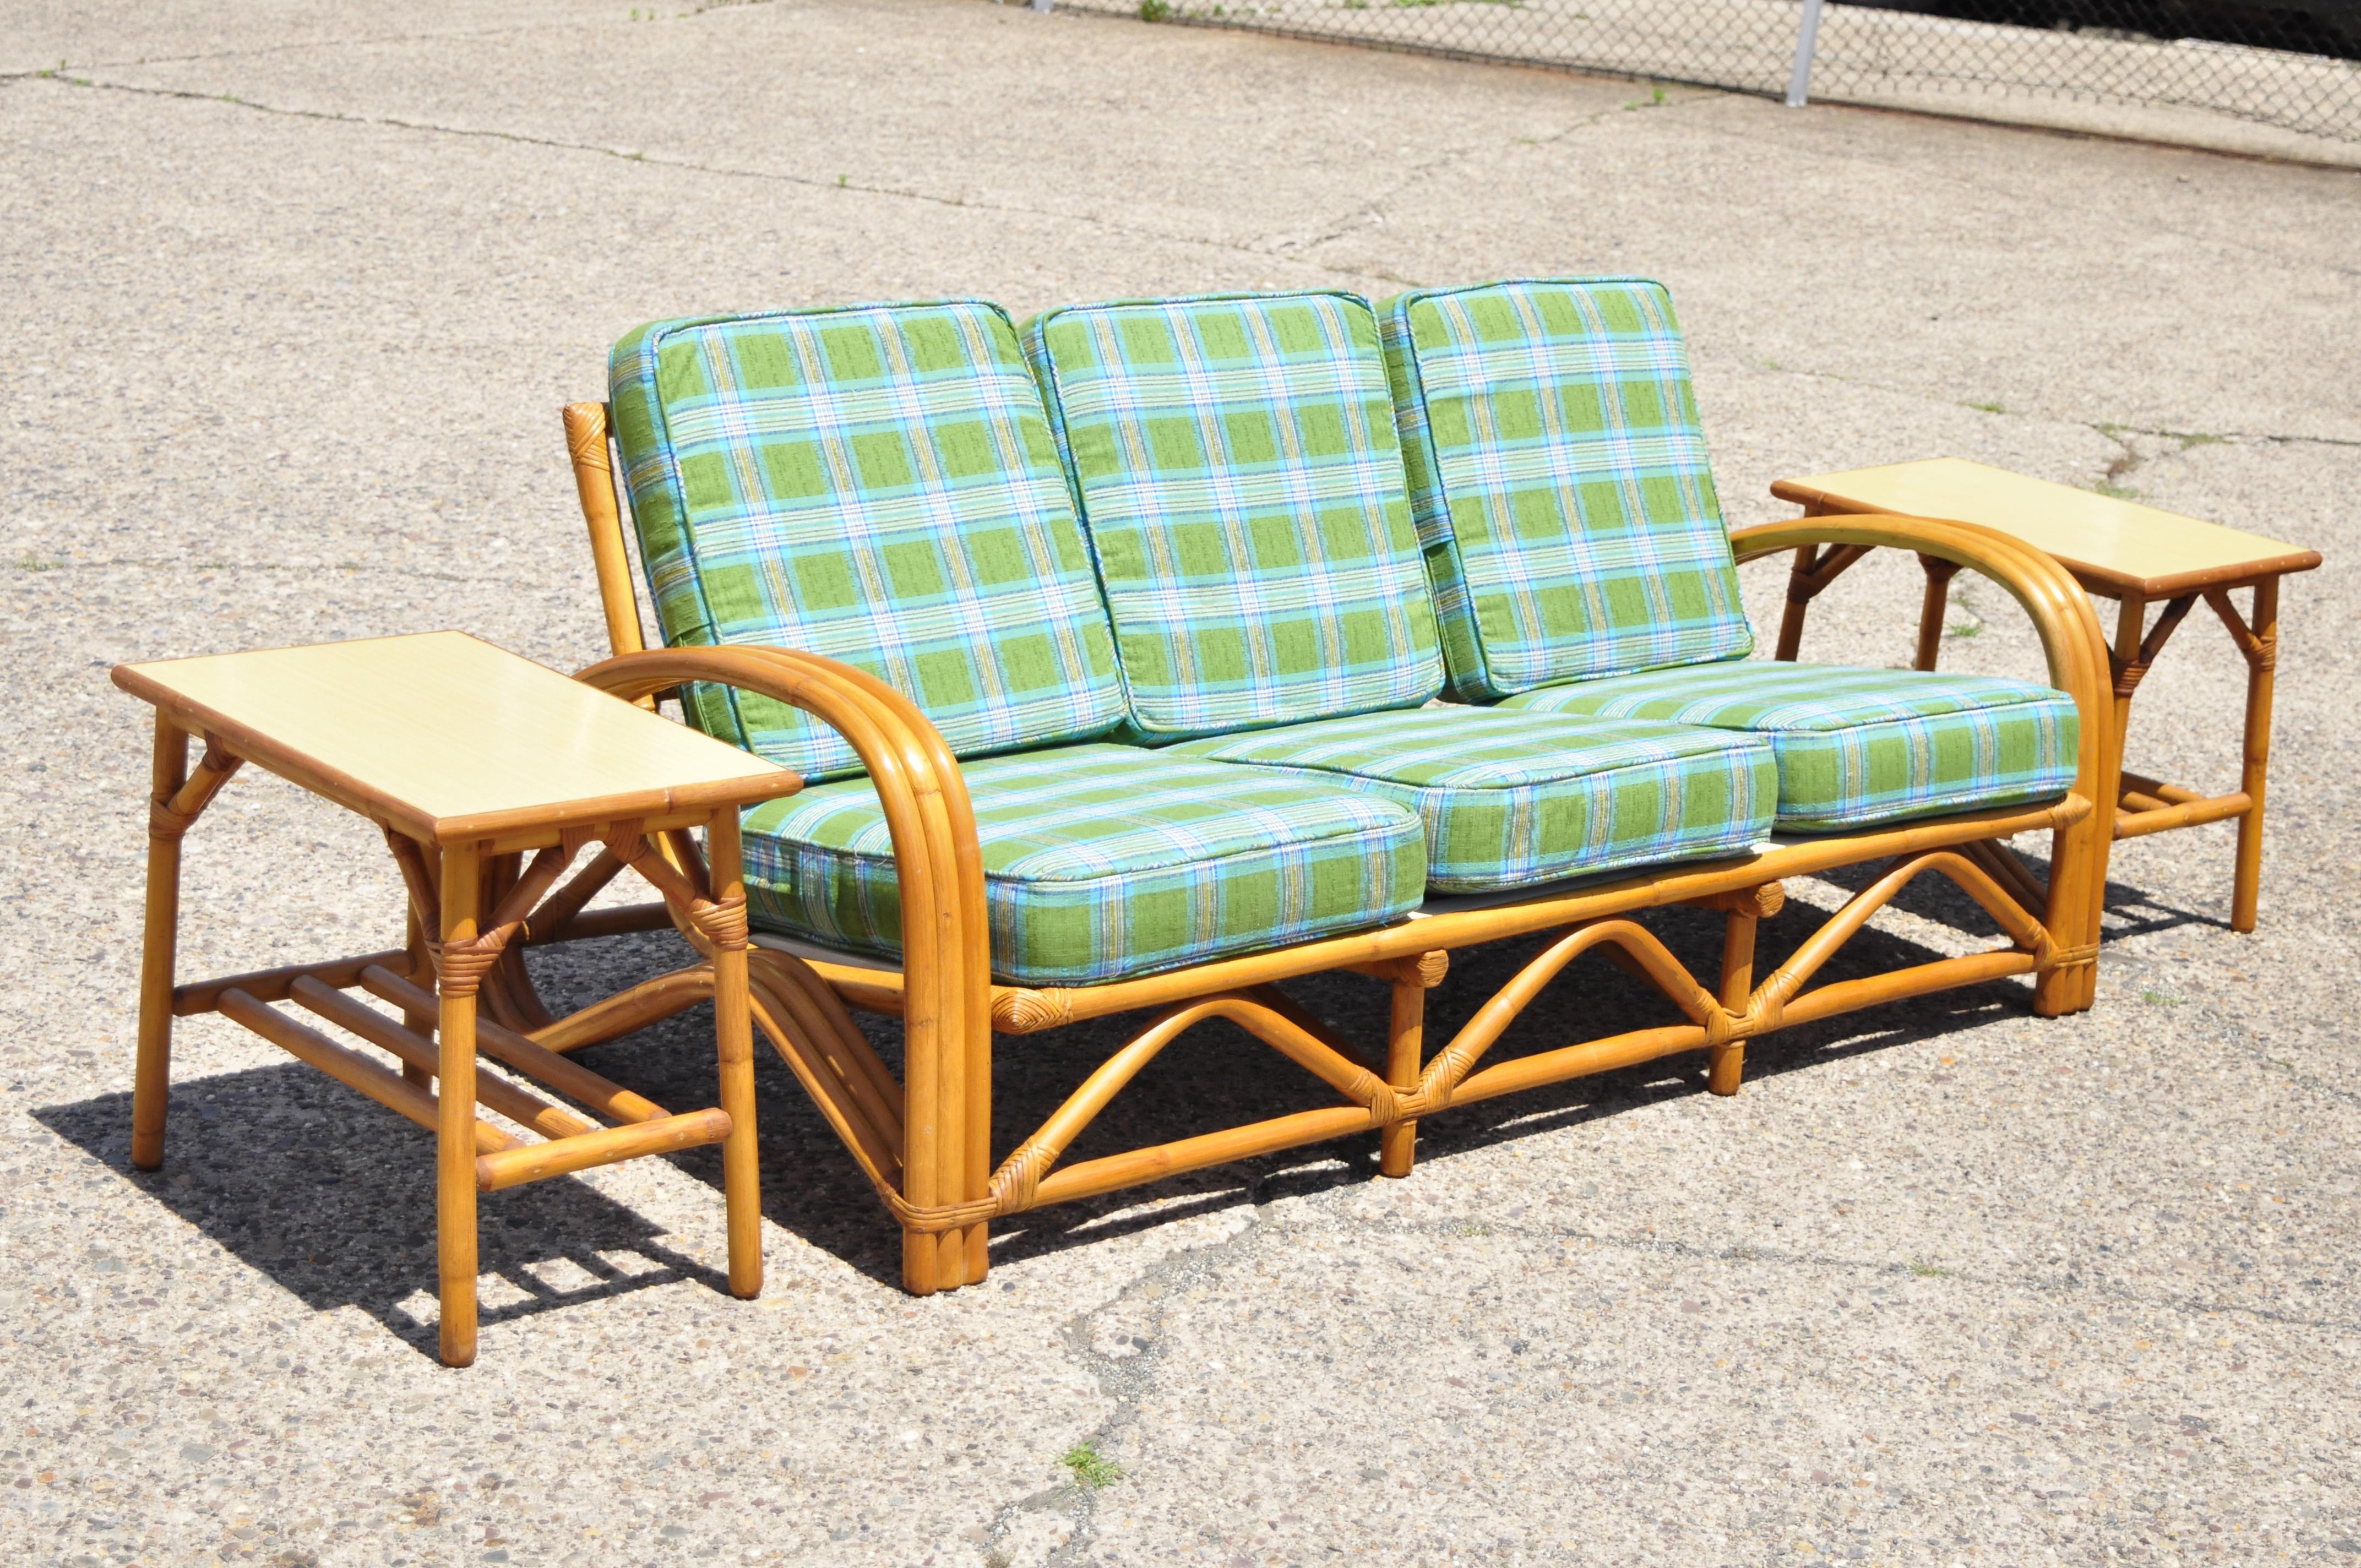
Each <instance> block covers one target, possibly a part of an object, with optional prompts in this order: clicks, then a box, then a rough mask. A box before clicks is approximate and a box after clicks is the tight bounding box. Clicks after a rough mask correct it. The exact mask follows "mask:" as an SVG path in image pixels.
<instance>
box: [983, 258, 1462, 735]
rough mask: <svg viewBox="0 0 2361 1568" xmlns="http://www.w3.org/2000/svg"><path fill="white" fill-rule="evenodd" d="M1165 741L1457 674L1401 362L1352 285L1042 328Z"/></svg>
mask: <svg viewBox="0 0 2361 1568" xmlns="http://www.w3.org/2000/svg"><path fill="white" fill-rule="evenodd" d="M1025 345H1026V352H1027V354H1028V355H1029V356H1031V357H1032V360H1033V366H1034V369H1035V372H1036V373H1037V374H1038V376H1039V377H1040V379H1041V382H1042V386H1043V388H1044V389H1045V390H1046V391H1047V392H1048V394H1049V412H1050V420H1051V422H1052V426H1053V428H1054V429H1055V430H1056V432H1057V434H1058V441H1059V444H1060V450H1061V452H1062V453H1063V454H1064V455H1065V457H1066V459H1067V466H1068V469H1069V471H1070V472H1071V475H1072V476H1073V478H1074V482H1075V487H1076V491H1077V495H1078V497H1079V499H1080V501H1081V507H1082V521H1083V525H1084V527H1085V528H1086V529H1087V531H1088V532H1089V535H1090V541H1091V545H1092V548H1093V551H1094V552H1095V554H1096V556H1097V560H1098V569H1099V579H1100V582H1101V585H1102V586H1103V587H1104V589H1105V593H1106V602H1107V609H1108V610H1109V612H1110V614H1111V615H1112V616H1113V619H1114V621H1115V642H1116V646H1117V648H1118V650H1119V651H1120V653H1121V658H1122V664H1123V672H1124V681H1125V685H1126V688H1127V690H1128V693H1129V697H1130V705H1131V707H1130V712H1131V732H1132V734H1133V735H1135V736H1136V737H1137V738H1139V739H1143V740H1149V741H1165V740H1183V739H1186V738H1188V737H1190V736H1194V735H1207V734H1220V733H1222V732H1224V731H1226V730H1232V729H1247V728H1250V727H1252V726H1255V725H1263V724H1279V723H1285V722H1288V721H1290V720H1297V719H1306V718H1327V717H1330V716H1333V715H1336V714H1344V713H1356V712H1363V711H1367V710H1369V709H1373V708H1383V707H1414V706H1416V705H1417V704H1418V703H1421V702H1422V701H1424V700H1425V699H1426V698H1428V697H1430V696H1433V695H1434V694H1435V693H1436V692H1438V691H1440V690H1441V689H1442V686H1443V661H1442V657H1441V654H1440V652H1439V651H1438V649H1437V647H1436V642H1435V630H1434V618H1433V607H1432V606H1431V605H1430V604H1429V602H1428V599H1427V592H1426V580H1425V574H1424V570H1423V568H1422V565H1421V564H1420V559H1419V549H1418V540H1417V535H1416V532H1415V531H1414V530H1413V529H1412V527H1411V518H1410V502H1409V497H1408V494H1407V492H1406V491H1405V489H1404V488H1403V481H1402V472H1401V458H1400V442H1399V439H1398V437H1397V436H1396V434H1395V432H1394V422H1393V414H1392V408H1391V402H1390V398H1389V392H1388V389H1387V385H1386V372H1385V362H1384V358H1383V356H1382V354H1381V352H1380V350H1379V348H1378V330H1377V322H1376V319H1375V318H1374V317H1373V316H1372V315H1371V314H1370V313H1369V307H1368V305H1367V303H1366V302H1363V301H1361V300H1359V299H1357V298H1356V297H1354V296H1352V295H1349V294H1336V293H1302V294H1276V295H1220V296H1208V297H1205V298H1200V299H1190V300H1172V301H1147V302H1125V303H1117V304H1105V305H1085V306H1076V307H1071V308H1068V309H1062V310H1055V311H1051V312H1049V313H1046V314H1044V315H1041V316H1039V317H1037V318H1036V319H1035V320H1034V321H1033V322H1031V323H1029V324H1028V325H1027V328H1026V334H1025Z"/></svg>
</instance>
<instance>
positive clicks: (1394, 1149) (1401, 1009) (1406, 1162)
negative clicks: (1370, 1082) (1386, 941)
mask: <svg viewBox="0 0 2361 1568" xmlns="http://www.w3.org/2000/svg"><path fill="white" fill-rule="evenodd" d="M1425 1040H1426V981H1424V980H1422V979H1420V978H1417V977H1416V976H1412V977H1410V978H1406V979H1400V980H1396V981H1394V982H1393V1017H1392V1019H1391V1021H1390V1022H1389V1025H1388V1026H1387V1029H1386V1084H1387V1086H1388V1087H1389V1088H1390V1089H1392V1090H1394V1091H1397V1092H1399V1093H1408V1092H1409V1091H1411V1090H1413V1089H1416V1088H1417V1087H1418V1074H1419V1069H1421V1068H1422V1067H1423V1066H1424V1065H1425V1062H1424V1059H1423V1058H1424V1055H1425ZM1417 1144H1418V1124H1417V1123H1416V1122H1397V1123H1395V1124H1393V1125H1392V1126H1390V1127H1387V1128H1384V1129H1383V1130H1381V1131H1380V1132H1379V1133H1378V1175H1380V1176H1396V1177H1400V1176H1408V1175H1409V1174H1410V1168H1411V1160H1412V1159H1413V1158H1415V1157H1416V1148H1417Z"/></svg>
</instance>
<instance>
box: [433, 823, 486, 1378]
mask: <svg viewBox="0 0 2361 1568" xmlns="http://www.w3.org/2000/svg"><path fill="white" fill-rule="evenodd" d="M481 871H482V860H481V857H480V856H479V855H478V852H477V850H476V847H475V846H474V845H472V844H469V845H463V846H457V847H454V848H447V849H445V850H444V851H443V887H442V894H443V898H442V902H443V946H444V948H445V951H446V952H447V951H449V950H450V949H451V948H454V947H455V946H457V945H462V944H466V943H468V942H472V941H474V940H475V938H476V929H477V915H478V909H477V905H478V900H479V898H480V882H479V876H480V872H481ZM477 983H478V976H477V975H476V974H474V973H473V972H472V971H460V970H457V969H456V966H452V965H445V974H444V976H443V977H441V978H440V980H439V981H438V987H437V989H438V991H439V992H440V1003H439V1006H438V1013H439V1023H440V1030H439V1033H438V1038H439V1040H440V1042H441V1052H440V1056H439V1060H438V1062H437V1068H438V1071H437V1072H436V1075H435V1076H436V1077H437V1078H439V1079H440V1080H442V1081H441V1082H440V1083H439V1084H438V1085H437V1086H436V1087H437V1090H438V1095H437V1099H436V1102H435V1110H436V1114H435V1128H434V1225H435V1274H436V1282H437V1284H438V1286H439V1287H440V1291H441V1295H442V1301H443V1312H442V1328H441V1338H442V1350H443V1364H444V1365H446V1366H466V1365H470V1364H471V1363H473V1362H474V1361H475V1359H476V987H477Z"/></svg>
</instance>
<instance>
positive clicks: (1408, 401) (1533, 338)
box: [1378, 278, 1753, 702]
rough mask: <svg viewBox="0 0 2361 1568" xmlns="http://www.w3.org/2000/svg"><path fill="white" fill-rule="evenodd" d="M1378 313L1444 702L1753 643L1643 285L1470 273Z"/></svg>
mask: <svg viewBox="0 0 2361 1568" xmlns="http://www.w3.org/2000/svg"><path fill="white" fill-rule="evenodd" d="M1378 313H1379V315H1380V316H1381V317H1382V318H1383V321H1384V330H1385V342H1386V357H1387V367H1388V370H1389V373H1390V375H1391V377H1392V380H1393V391H1394V405H1395V411H1396V415H1397V417H1398V419H1399V420H1400V425H1401V433H1402V449H1403V459H1404V463H1405V465H1406V466H1407V467H1408V469H1409V473H1410V478H1411V499H1412V501H1413V504H1414V506H1415V509H1416V516H1417V520H1418V530H1419V539H1420V543H1421V544H1422V547H1423V549H1424V551H1425V554H1426V564H1427V571H1428V575H1429V576H1430V577H1431V579H1432V580H1433V585H1434V594H1435V600H1436V609H1437V613H1438V615H1439V616H1440V618H1441V620H1442V625H1443V640H1444V653H1445V655H1446V657H1447V658H1448V660H1449V663H1450V666H1451V678H1452V685H1453V688H1454V690H1455V692H1456V693H1457V694H1458V695H1459V696H1463V697H1465V698H1466V699H1467V700H1469V701H1475V702H1481V701H1488V700H1490V699H1492V698H1495V697H1500V696H1508V695H1509V694H1510V693H1512V692H1520V691H1525V690H1528V689H1530V688H1532V687H1534V686H1538V685H1549V684H1551V683H1553V682H1557V681H1567V680H1580V679H1583V678H1585V677H1587V676H1592V675H1610V674H1622V673H1624V672H1627V671H1632V670H1644V669H1653V668H1655V667H1658V666H1660V665H1666V664H1685V663H1697V662H1700V661H1703V660H1708V659H1723V658H1730V657H1733V656H1743V655H1744V654H1745V653H1747V652H1749V651H1750V650H1751V649H1752V647H1753V636H1752V631H1751V630H1749V628H1748V626H1747V622H1746V613H1745V610H1744V608H1743V607H1742V606H1741V603H1740V602H1739V595H1738V574H1737V569H1736V566H1735V565H1734V564H1733V563H1732V561H1731V559H1730V540H1729V536H1728V533H1727V532H1726V531H1725V529H1724V528H1723V525H1722V518H1721V503H1720V501H1719V498H1718V497H1717V496H1716V495H1715V492H1714V487H1713V476H1712V474H1711V472H1710V471H1709V470H1708V467H1707V464H1706V452H1705V441H1704V436H1703V433H1701V432H1700V431H1699V429H1698V427H1697V403H1696V399H1695V397H1694V395H1693V394H1692V392H1691V390H1690V388H1689V369H1688V355H1687V350H1686V347H1685V346H1684V345H1683V344H1682V341H1681V335H1680V329H1679V327H1678V325H1677V324H1675V322H1674V319H1673V307H1672V301H1671V300H1670V299H1669V298H1668V297H1667V296H1666V295H1665V293H1664V288H1663V287H1662V285H1660V284H1656V283H1651V282H1648V281H1645V280H1641V279H1632V278H1599V279H1586V280H1570V281H1541V282H1512V283H1488V284H1483V285H1480V286H1477V287H1475V288H1468V289H1452V290H1432V291H1415V292H1411V293H1407V294H1400V295H1397V296H1396V297H1395V298H1393V299H1391V300H1389V301H1387V302H1385V303H1384V304H1382V305H1380V306H1379V307H1378Z"/></svg>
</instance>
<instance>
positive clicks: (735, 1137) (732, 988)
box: [705, 806, 763, 1300]
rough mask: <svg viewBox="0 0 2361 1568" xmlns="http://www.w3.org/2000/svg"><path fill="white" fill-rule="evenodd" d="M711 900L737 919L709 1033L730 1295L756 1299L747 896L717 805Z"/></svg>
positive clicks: (709, 860)
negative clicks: (717, 1094)
mask: <svg viewBox="0 0 2361 1568" xmlns="http://www.w3.org/2000/svg"><path fill="white" fill-rule="evenodd" d="M705 859H706V866H707V872H708V875H709V876H710V877H711V878H712V883H713V900H714V902H715V903H716V904H718V905H720V906H721V907H723V908H725V909H727V908H730V907H732V906H735V907H736V908H737V909H738V910H739V911H740V912H741V915H740V922H739V925H738V928H737V929H736V930H734V931H732V932H729V933H726V934H724V935H721V936H719V937H717V938H713V1029H714V1046H715V1055H716V1057H717V1058H718V1060H719V1068H720V1075H721V1109H722V1110H723V1111H724V1112H725V1113H728V1115H729V1117H730V1135H729V1136H728V1137H727V1138H725V1139H723V1140H722V1144H721V1194H722V1203H723V1208H724V1211H725V1212H726V1213H727V1215H728V1226H729V1234H730V1294H731V1295H732V1296H735V1297H737V1298H739V1299H741V1300H752V1299H753V1298H754V1297H756V1296H759V1295H761V1294H762V1293H763V1179H762V1161H761V1156H760V1155H759V1153H758V1152H757V1146H756V1143H755V1125H754V1024H753V1015H752V1008H751V1006H750V1005H749V1003H748V1000H747V995H746V940H747V938H746V932H745V928H744V925H743V911H744V909H745V907H746V905H745V899H746V889H745V884H744V883H743V880H742V878H743V874H744V873H743V871H742V852H741V847H740V844H739V837H738V810H737V808H736V807H735V806H724V807H723V808H722V809H721V810H719V811H717V812H715V813H714V814H713V817H712V820H711V821H710V822H708V824H707V825H706V829H705Z"/></svg>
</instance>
